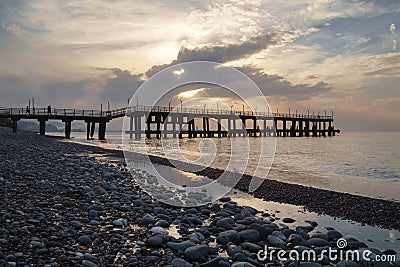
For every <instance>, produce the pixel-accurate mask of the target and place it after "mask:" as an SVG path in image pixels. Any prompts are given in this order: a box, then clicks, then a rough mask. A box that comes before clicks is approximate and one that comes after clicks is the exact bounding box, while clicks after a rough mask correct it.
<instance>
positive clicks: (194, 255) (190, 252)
mask: <svg viewBox="0 0 400 267" xmlns="http://www.w3.org/2000/svg"><path fill="white" fill-rule="evenodd" d="M208 253H210V247H209V246H207V245H196V246H191V247H188V248H187V249H185V257H186V258H187V259H189V260H198V259H201V258H202V257H205V256H207V255H208Z"/></svg>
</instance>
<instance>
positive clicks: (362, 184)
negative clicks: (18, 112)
mask: <svg viewBox="0 0 400 267" xmlns="http://www.w3.org/2000/svg"><path fill="white" fill-rule="evenodd" d="M268 138H269V137H266V138H261V137H254V138H243V137H237V138H232V139H229V138H210V139H202V138H192V139H189V138H184V139H180V140H179V139H172V138H171V139H162V140H159V139H156V138H152V139H149V140H146V141H144V140H143V139H141V140H136V139H132V140H131V139H129V138H123V139H122V135H121V133H117V132H107V135H106V140H105V141H99V140H96V139H95V140H86V134H85V133H72V139H71V140H70V141H68V142H77V143H82V144H88V145H94V146H100V147H103V148H108V149H119V150H122V149H126V150H130V151H135V152H141V153H148V154H151V155H157V156H163V157H165V156H166V155H167V156H168V157H169V158H171V159H178V160H182V161H187V162H195V163H196V164H200V165H204V166H211V167H216V168H221V169H225V168H230V169H231V170H233V171H235V164H234V163H235V162H236V163H239V164H238V165H240V163H243V162H245V163H246V164H245V165H246V166H245V169H244V170H242V171H244V172H245V173H247V174H254V173H255V172H256V171H257V169H258V171H257V173H263V174H265V175H266V177H267V178H268V179H275V180H279V181H283V182H287V183H295V184H301V185H306V186H313V187H318V188H324V189H329V190H334V191H339V192H348V193H352V194H359V195H363V196H370V197H374V198H380V199H388V200H392V201H400V160H399V159H400V132H348V133H342V134H339V135H336V136H332V137H286V138H284V137H278V138H276V140H275V141H276V143H274V146H272V145H270V146H268V148H269V149H272V148H273V147H275V149H274V151H267V153H266V154H264V153H261V151H263V149H262V148H261V147H262V144H263V143H265V142H272V141H271V140H265V139H268ZM122 140H124V141H122ZM144 144H145V146H144ZM233 147H239V148H240V149H239V151H241V152H242V153H232V149H233ZM246 147H247V148H248V149H245V148H246ZM264 152H265V151H264ZM262 157H268V160H267V161H263V160H262V159H261V160H260V158H262ZM271 157H272V158H271ZM232 162H233V167H232V164H231V163H232ZM260 162H261V163H260ZM262 162H267V164H266V166H260V164H262ZM270 163H272V164H271V166H269V165H270ZM139 167H140V166H139ZM143 167H145V166H143ZM239 167H240V166H239ZM260 168H261V170H262V171H261V172H259V170H260ZM263 168H264V169H263ZM175 172H176V171H175ZM171 173H174V172H171ZM187 174H188V176H187V177H188V179H193V175H189V173H187ZM180 175H181V173H180ZM234 193H235V194H233V193H231V194H230V196H231V197H232V199H233V200H235V201H236V202H238V203H239V204H242V205H249V206H252V207H254V208H257V209H259V210H265V211H269V212H280V213H282V214H284V215H285V216H291V217H293V218H295V219H296V220H297V223H299V224H301V223H304V220H306V219H309V220H310V219H311V220H312V219H314V220H316V221H318V222H319V224H320V225H319V226H318V228H317V229H316V230H320V231H322V232H323V231H324V228H326V227H328V226H329V227H334V228H335V229H337V230H339V231H340V232H341V233H343V234H344V235H345V236H346V237H354V238H357V239H359V240H362V241H364V242H366V243H367V244H368V245H369V246H370V247H376V248H378V249H387V248H391V249H394V250H396V251H398V252H400V231H397V230H389V229H382V228H379V227H373V226H368V225H361V224H359V223H356V222H353V221H347V220H342V219H337V218H333V217H330V216H328V215H318V214H315V213H313V212H306V211H304V209H302V207H299V206H293V205H288V204H282V203H275V202H266V201H263V200H261V199H255V198H253V197H252V196H251V195H248V194H246V193H242V192H234ZM399 212H400V211H399Z"/></svg>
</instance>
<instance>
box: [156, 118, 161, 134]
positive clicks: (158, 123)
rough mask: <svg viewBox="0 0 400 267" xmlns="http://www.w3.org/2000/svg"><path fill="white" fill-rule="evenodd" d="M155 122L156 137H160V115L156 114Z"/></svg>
mask: <svg viewBox="0 0 400 267" xmlns="http://www.w3.org/2000/svg"><path fill="white" fill-rule="evenodd" d="M156 124H157V133H156V137H157V139H160V138H161V115H156Z"/></svg>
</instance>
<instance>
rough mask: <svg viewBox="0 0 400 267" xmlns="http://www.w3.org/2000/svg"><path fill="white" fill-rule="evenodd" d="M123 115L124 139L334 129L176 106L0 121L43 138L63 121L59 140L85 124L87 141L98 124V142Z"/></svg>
mask: <svg viewBox="0 0 400 267" xmlns="http://www.w3.org/2000/svg"><path fill="white" fill-rule="evenodd" d="M124 116H127V117H128V121H129V130H128V131H126V132H125V133H126V134H128V135H129V137H130V138H141V137H143V136H145V137H147V138H151V137H156V138H161V137H164V138H167V137H172V138H183V137H188V138H196V137H204V138H209V137H218V138H221V137H237V136H251V137H268V136H282V137H296V136H298V137H309V136H313V137H317V136H334V135H335V134H336V133H339V132H340V130H338V129H335V128H334V126H333V115H326V114H324V115H322V116H320V115H310V114H290V113H262V112H251V111H234V110H210V109H193V108H184V107H183V108H182V107H176V108H171V107H157V106H155V107H148V106H139V105H137V106H134V107H128V108H120V109H115V110H111V111H102V110H77V109H54V108H49V107H48V108H29V109H25V108H0V118H8V119H10V120H11V121H12V125H13V132H17V128H18V121H19V120H21V119H33V120H38V121H39V133H40V135H45V133H46V121H48V120H61V121H62V122H64V123H65V137H66V138H70V137H71V123H72V121H84V122H85V123H86V124H87V130H86V132H87V138H88V139H90V138H93V135H94V132H95V125H96V123H97V124H98V138H99V139H100V140H104V139H105V135H106V127H107V123H108V122H110V121H111V120H112V119H116V118H121V117H124ZM210 121H211V122H210Z"/></svg>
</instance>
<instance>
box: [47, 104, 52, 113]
mask: <svg viewBox="0 0 400 267" xmlns="http://www.w3.org/2000/svg"><path fill="white" fill-rule="evenodd" d="M47 115H51V105H48V106H47Z"/></svg>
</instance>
